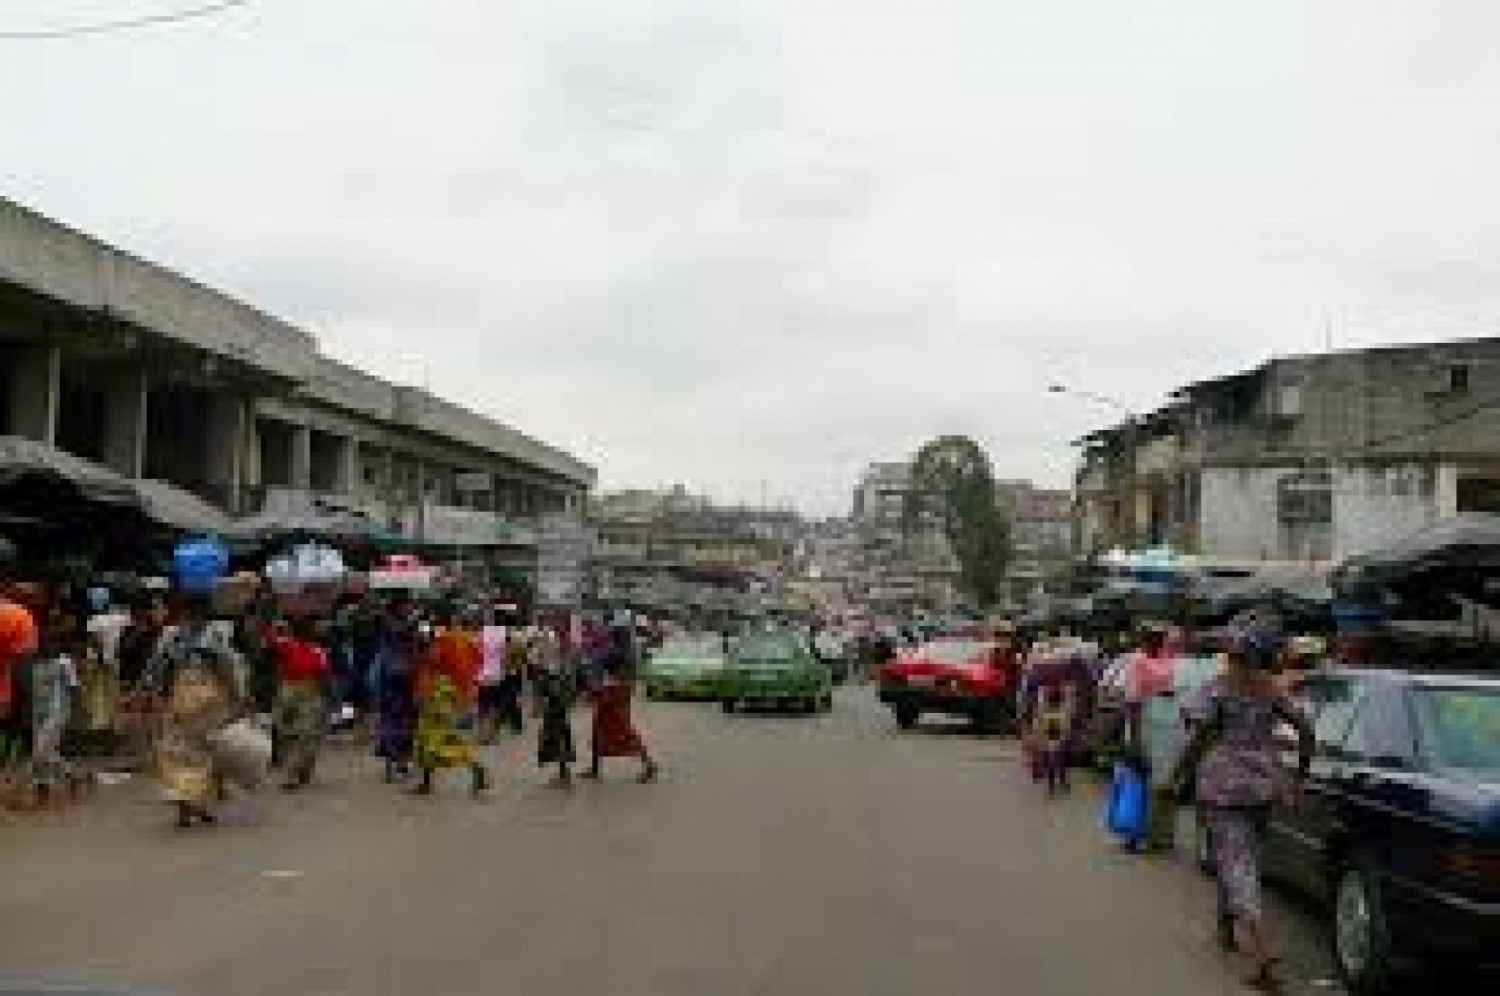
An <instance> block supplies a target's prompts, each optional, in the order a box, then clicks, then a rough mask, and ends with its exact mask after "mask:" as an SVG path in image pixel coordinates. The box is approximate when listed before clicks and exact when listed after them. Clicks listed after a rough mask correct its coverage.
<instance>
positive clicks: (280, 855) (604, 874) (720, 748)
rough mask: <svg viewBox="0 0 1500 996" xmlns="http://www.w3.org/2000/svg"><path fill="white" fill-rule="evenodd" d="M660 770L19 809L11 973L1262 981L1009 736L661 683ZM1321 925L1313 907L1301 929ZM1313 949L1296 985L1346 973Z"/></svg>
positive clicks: (7, 949)
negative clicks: (795, 711) (675, 698)
mask: <svg viewBox="0 0 1500 996" xmlns="http://www.w3.org/2000/svg"><path fill="white" fill-rule="evenodd" d="M644 725H645V727H646V728H647V730H648V731H649V734H650V735H651V737H652V739H653V740H654V741H655V742H656V743H657V744H658V747H659V750H660V752H661V755H662V757H663V760H664V762H665V766H666V767H665V774H664V777H663V779H662V781H661V782H659V783H657V784H655V785H647V786H642V785H637V784H635V783H634V781H633V775H634V771H633V770H632V768H631V766H630V765H628V764H624V763H621V765H620V766H619V767H617V768H615V769H614V770H612V771H611V772H609V778H608V780H607V781H606V782H605V783H604V784H602V785H586V784H585V785H580V786H579V787H577V788H576V789H574V790H573V791H571V792H564V791H561V790H557V789H554V788H550V787H548V786H547V785H545V784H544V781H543V779H542V777H541V776H540V775H539V774H538V773H537V772H536V771H534V769H532V768H530V767H529V766H526V765H525V764H524V763H521V759H520V758H518V757H516V756H514V755H512V756H511V757H508V758H505V759H503V763H507V764H509V765H510V770H509V771H508V772H507V773H506V775H505V776H504V777H503V778H502V781H501V784H500V785H499V786H498V787H497V789H496V790H495V791H494V792H493V794H492V796H491V797H490V798H489V799H488V800H486V801H484V802H481V803H475V802H472V801H470V800H469V799H468V798H467V796H466V794H465V792H464V791H463V790H462V786H460V785H459V784H453V785H451V786H448V787H447V790H446V791H445V793H444V794H442V795H440V796H439V797H437V798H435V799H430V800H427V799H417V798H412V797H409V796H405V795H401V794H399V793H396V792H394V791H392V790H390V789H388V788H387V787H385V786H382V785H380V784H379V783H378V781H377V780H376V778H375V777H374V771H373V768H372V766H371V765H369V764H368V763H367V762H366V761H365V760H364V759H362V758H359V757H357V756H355V755H353V754H344V755H340V756H336V757H334V758H332V760H331V763H330V764H329V765H328V770H327V771H326V773H325V777H324V779H323V782H322V784H321V785H320V786H319V787H318V788H317V789H315V790H314V791H312V792H311V793H309V794H306V795H301V796H297V797H284V796H279V795H277V796H274V797H272V798H270V800H269V809H268V811H267V812H266V813H265V816H264V821H263V822H262V823H260V824H258V825H256V824H250V823H248V822H241V824H240V825H233V826H225V827H221V828H219V829H218V830H216V831H212V832H190V833H186V834H183V833H179V832H176V831H173V830H171V829H170V828H169V827H168V826H167V822H166V813H165V812H163V811H162V810H161V809H160V808H159V806H158V805H157V804H151V803H148V802H146V801H145V800H144V799H143V798H142V797H141V795H140V789H139V787H137V788H123V789H112V790H102V791H105V792H108V793H110V794H109V795H108V796H107V797H104V798H101V799H98V800H95V802H94V803H92V804H90V805H89V806H87V807H83V808H79V809H74V810H72V811H69V812H65V813H59V814H48V815H46V816H44V817H40V818H31V817H28V818H26V819H25V820H23V821H19V822H13V823H12V824H11V825H9V826H4V827H0V977H11V978H15V977H22V978H39V977H45V978H59V977H63V978H68V979H75V980H76V979H85V980H92V981H98V982H109V983H113V984H129V985H133V986H137V987H140V988H142V989H146V990H148V991H153V992H155V991H160V992H165V993H172V994H181V996H189V994H212V996H220V994H222V996H275V994H317V993H361V994H393V996H394V994H400V996H411V994H420V996H445V994H455V996H457V994H474V993H486V992H511V993H518V994H526V996H550V994H559V996H560V994H567V996H579V994H582V993H586V992H598V993H605V994H610V996H636V994H640V996H675V994H693V996H701V994H709V993H712V994H725V996H771V994H817V996H845V994H847V996H883V994H893V996H894V994H903V996H904V994H923V996H938V994H968V993H976V994H978V993H983V994H987V996H988V994H993V993H996V992H1007V993H1019V994H1027V993H1039V994H1052V993H1056V994H1079V993H1086V994H1090V996H1108V994H1112V993H1122V994H1124V993H1152V994H1154V996H1211V994H1215V993H1232V992H1240V991H1242V990H1241V989H1240V987H1239V986H1238V985H1237V984H1235V983H1234V981H1233V977H1232V975H1231V974H1230V973H1229V972H1228V970H1227V969H1226V967H1225V965H1224V964H1223V963H1222V961H1221V959H1220V958H1219V956H1218V955H1217V954H1216V953H1215V952H1214V950H1213V948H1212V945H1211V944H1210V943H1209V935H1208V929H1207V919H1206V917H1205V912H1206V910H1207V909H1208V895H1207V891H1206V888H1205V886H1204V883H1203V882H1201V881H1200V880H1198V879H1197V877H1196V876H1195V875H1194V874H1192V873H1190V872H1188V871H1185V870H1183V869H1182V868H1180V867H1175V866H1173V865H1172V864H1171V863H1169V862H1164V861H1160V860H1145V859H1140V858H1136V857H1132V856H1130V855H1126V854H1122V853H1120V852H1119V851H1118V850H1116V849H1114V848H1112V847H1111V846H1110V845H1109V844H1108V843H1107V842H1106V841H1105V840H1104V839H1103V837H1102V835H1101V834H1100V832H1099V831H1098V829H1097V818H1096V806H1095V804H1094V803H1093V802H1092V801H1091V800H1090V799H1089V798H1087V797H1086V796H1085V797H1079V798H1075V799H1072V800H1069V801H1067V802H1063V803H1061V804H1049V803H1047V802H1046V801H1044V800H1043V799H1042V798H1041V797H1040V795H1039V794H1038V793H1037V792H1036V791H1034V790H1033V788H1032V787H1031V786H1030V785H1029V784H1027V783H1025V782H1023V780H1022V779H1021V777H1020V772H1019V766H1018V765H1017V764H1016V763H1015V759H1014V747H1013V745H1011V744H1010V743H1008V742H1005V741H1000V740H977V739H973V738H971V737H969V736H968V735H966V734H964V733H958V732H954V731H952V730H945V729H941V728H930V729H926V730H919V731H916V732H913V733H907V734H898V733H896V732H894V731H893V729H892V728H891V725H890V723H889V722H888V721H887V719H886V718H885V716H884V715H883V714H882V713H881V712H880V711H879V710H878V709H877V708H876V707H875V705H874V703H873V702H872V701H871V697H870V693H869V691H868V690H864V689H851V690H847V691H846V692H844V693H843V695H842V696H841V698H840V700H839V702H838V705H837V708H836V710H835V711H834V713H832V714H831V715H828V716H823V717H816V718H806V717H782V716H760V715H751V716H724V715H722V714H721V713H720V712H719V710H718V709H717V708H714V707H712V706H697V705H690V704H661V705H651V706H648V707H647V708H646V709H645V710H644ZM1306 933H1307V931H1306V930H1305V929H1303V928H1302V927H1299V929H1298V930H1297V931H1296V932H1294V936H1298V937H1300V936H1302V935H1304V934H1306ZM1312 951H1313V948H1312V946H1311V945H1310V944H1308V943H1300V944H1299V945H1297V947H1296V950H1295V952H1294V955H1295V957H1294V964H1293V971H1294V972H1295V973H1296V974H1297V975H1298V976H1300V977H1301V982H1300V983H1299V985H1298V986H1296V987H1295V988H1294V991H1305V992H1330V991H1332V990H1330V989H1329V988H1326V987H1325V986H1323V985H1320V984H1319V982H1318V980H1320V979H1321V978H1322V977H1324V976H1326V974H1327V973H1326V970H1325V969H1324V967H1323V966H1322V965H1321V964H1320V963H1319V961H1318V960H1317V958H1316V957H1315V956H1314V955H1313V954H1312Z"/></svg>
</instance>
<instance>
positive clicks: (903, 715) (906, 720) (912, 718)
mask: <svg viewBox="0 0 1500 996" xmlns="http://www.w3.org/2000/svg"><path fill="white" fill-rule="evenodd" d="M895 711H896V725H897V726H899V727H900V728H901V729H903V730H909V729H911V728H912V727H914V726H916V725H917V719H918V717H919V716H921V713H920V712H919V711H918V710H917V707H916V706H910V705H898V706H897V707H896V710H895Z"/></svg>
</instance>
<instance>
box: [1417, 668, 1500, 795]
mask: <svg viewBox="0 0 1500 996" xmlns="http://www.w3.org/2000/svg"><path fill="white" fill-rule="evenodd" d="M1416 713H1417V727H1418V730H1419V731H1420V734H1421V738H1422V747H1423V750H1424V751H1425V752H1426V753H1427V755H1428V757H1429V759H1430V760H1431V761H1432V763H1433V764H1434V765H1436V766H1437V767H1439V768H1447V769H1453V770H1458V771H1464V772H1469V773H1475V774H1485V775H1489V776H1491V777H1500V687H1495V688H1472V687H1470V688H1424V689H1421V690H1419V691H1418V693H1417V696H1416Z"/></svg>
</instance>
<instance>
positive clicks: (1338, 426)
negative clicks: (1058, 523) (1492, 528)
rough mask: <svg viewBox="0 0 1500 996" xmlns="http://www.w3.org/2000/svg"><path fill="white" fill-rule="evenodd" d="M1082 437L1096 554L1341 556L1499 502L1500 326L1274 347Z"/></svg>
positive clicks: (1086, 519) (1085, 513) (1083, 492)
mask: <svg viewBox="0 0 1500 996" xmlns="http://www.w3.org/2000/svg"><path fill="white" fill-rule="evenodd" d="M1082 443H1083V459H1082V463H1081V466H1080V468H1079V471H1078V475H1077V480H1076V499H1077V515H1078V517H1077V522H1076V528H1077V531H1078V535H1079V541H1080V545H1081V546H1082V547H1083V548H1084V549H1085V550H1087V551H1090V552H1100V551H1103V550H1106V549H1109V548H1111V547H1117V546H1118V547H1125V548H1130V547H1140V546H1146V545H1154V544H1159V543H1166V544H1170V545H1172V546H1174V547H1176V548H1178V549H1180V550H1183V551H1186V552H1190V553H1199V554H1203V555H1206V556H1210V557H1219V558H1224V559H1232V560H1251V561H1262V560H1295V561H1306V562H1327V561H1331V560H1338V559H1341V558H1343V557H1346V556H1349V555H1351V554H1356V553H1360V552H1364V551H1367V550H1370V549H1373V548H1376V547H1379V546H1381V545H1382V544H1384V543H1387V542H1390V541H1391V540H1394V539H1396V538H1398V537H1400V536H1402V535H1405V534H1407V533H1410V532H1412V531H1413V530H1415V529H1418V528H1420V527H1422V526H1423V525H1426V524H1428V523H1430V522H1433V521H1435V520H1437V519H1441V518H1444V517H1447V516H1451V515H1454V514H1456V513H1459V512H1467V511H1485V512H1500V339H1478V340H1468V341H1461V342H1447V343H1434V344H1427V345H1413V346H1398V347H1389V348H1381V349H1369V350H1359V351H1348V352H1336V353H1328V354H1322V355H1313V356H1295V357H1286V358H1279V359H1274V360H1271V361H1269V362H1267V363H1265V364H1263V365H1261V366H1258V367H1256V368H1254V369H1252V370H1247V371H1244V372H1242V373H1238V374H1234V375H1231V376H1228V377H1221V378H1217V379H1214V380H1209V381H1205V382H1202V383H1198V384H1192V385H1189V386H1187V387H1184V388H1182V389H1181V390H1179V391H1178V392H1176V394H1175V395H1173V397H1172V400H1171V401H1170V403H1169V404H1167V405H1166V406H1164V407H1163V408H1161V409H1160V410H1158V411H1156V412H1153V413H1151V414H1149V415H1147V416H1144V417H1142V418H1139V419H1131V420H1128V421H1126V422H1124V423H1121V424H1120V425H1117V426H1114V427H1112V428H1110V429H1106V430H1103V431H1101V432H1097V433H1094V434H1092V435H1091V436H1089V437H1086V438H1085V439H1084V440H1083V441H1082Z"/></svg>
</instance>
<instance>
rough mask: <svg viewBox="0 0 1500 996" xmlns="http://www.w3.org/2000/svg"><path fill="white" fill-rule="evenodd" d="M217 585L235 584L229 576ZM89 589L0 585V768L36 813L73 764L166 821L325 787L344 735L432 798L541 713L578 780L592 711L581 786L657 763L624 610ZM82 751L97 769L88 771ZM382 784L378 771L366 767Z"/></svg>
mask: <svg viewBox="0 0 1500 996" xmlns="http://www.w3.org/2000/svg"><path fill="white" fill-rule="evenodd" d="M226 587H227V586H226ZM223 596H224V592H223V591H222V590H220V591H211V592H200V591H191V590H172V589H170V588H167V587H165V586H162V585H156V586H153V585H134V586H132V589H131V590H130V591H129V592H122V591H117V590H115V589H113V588H111V587H109V586H108V585H104V584H98V585H91V586H86V587H83V588H78V589H66V588H61V587H59V588H55V589H51V590H46V591H19V590H17V589H16V587H15V586H7V588H6V590H5V591H4V592H3V593H0V765H3V771H4V773H5V775H6V777H7V779H8V782H9V783H10V784H11V785H12V786H21V787H24V788H25V789H26V791H27V792H28V793H30V794H31V795H32V796H33V797H34V799H35V801H36V804H40V805H45V804H48V803H49V802H50V801H53V800H55V799H56V798H57V796H58V795H59V792H58V787H59V786H61V785H65V784H67V783H68V782H69V780H70V779H72V778H73V777H75V775H78V774H79V773H81V772H84V771H89V772H92V771H95V770H99V769H101V768H110V767H113V768H116V769H119V768H133V769H135V770H137V771H138V772H140V773H142V774H146V775H149V776H150V777H152V778H154V779H156V781H157V782H158V783H159V786H160V791H161V796H162V798H163V799H164V800H165V801H166V802H167V803H169V804H170V807H171V809H172V811H173V813H174V815H175V819H176V822H177V824H178V825H179V826H180V827H183V828H187V827H192V826H198V825H209V824H213V823H215V822H217V819H218V812H219V809H220V806H221V804H222V803H224V802H225V801H226V800H228V799H229V798H231V797H232V796H234V795H236V794H238V793H244V792H247V791H254V790H258V789H259V788H260V787H261V785H262V783H263V782H266V781H268V780H269V778H270V776H271V774H272V773H274V776H275V781H276V784H278V785H279V787H280V788H281V789H282V790H284V791H287V792H299V791H303V790H306V789H308V788H309V787H311V786H313V785H315V784H316V781H317V773H318V766H319V759H320V756H321V755H322V754H323V752H324V751H325V750H326V749H327V745H328V743H329V735H330V733H331V732H332V731H334V730H336V729H338V730H343V731H345V732H346V733H348V734H350V737H349V739H353V740H354V741H355V742H356V743H360V744H366V743H367V744H368V745H369V748H370V749H371V750H372V752H373V753H374V754H375V755H376V756H377V757H378V758H379V761H380V766H379V768H378V770H379V771H380V772H383V776H384V779H385V781H386V782H387V783H389V784H391V785H393V786H404V787H406V788H407V789H409V791H411V792H413V793H414V794H418V795H430V794H432V793H434V792H436V791H438V789H439V787H440V786H441V784H442V783H443V781H444V777H445V776H446V775H448V774H449V773H454V772H456V773H459V774H467V776H468V777H467V785H468V789H469V791H470V792H471V793H472V794H474V795H476V796H477V795H480V794H482V793H484V792H485V791H486V789H488V788H489V787H490V785H491V784H492V781H493V778H494V775H493V773H492V772H491V770H490V768H489V766H488V764H487V762H486V754H487V751H486V750H485V749H484V748H485V747H487V746H489V745H491V744H495V743H497V742H499V741H502V740H507V741H515V740H516V738H519V737H522V736H524V735H525V734H526V733H527V732H528V731H527V727H528V725H529V724H528V722H527V715H528V713H530V714H531V715H533V716H534V717H535V718H536V720H537V723H536V745H535V757H536V760H537V763H538V764H539V765H542V766H545V767H547V768H548V769H551V770H555V772H556V781H557V783H559V784H563V785H568V784H571V783H572V780H573V778H572V776H573V768H574V766H575V764H576V763H577V761H578V750H577V748H576V747H575V737H574V733H573V722H574V717H575V712H576V707H577V706H578V705H580V704H582V703H587V704H589V705H590V706H591V713H590V720H589V726H590V735H589V738H588V743H587V746H586V752H585V753H586V756H585V760H586V767H585V768H584V770H583V772H582V774H583V776H584V777H588V778H598V777H600V776H601V774H602V773H603V772H602V766H603V762H604V761H605V759H607V758H612V757H630V758H634V759H636V760H637V762H638V763H639V765H640V769H639V776H640V779H641V780H642V781H650V780H652V779H654V778H655V777H656V776H657V774H658V771H659V768H658V764H657V762H656V760H655V759H654V758H653V756H652V754H651V752H650V751H649V750H648V748H647V745H646V743H645V740H644V739H643V737H642V736H641V733H640V731H639V730H638V728H637V727H636V724H635V722H634V720H633V717H632V701H633V692H634V687H635V674H636V669H637V664H638V662H639V660H640V658H641V655H642V634H641V633H640V632H639V631H638V629H637V627H636V625H635V623H634V621H633V620H632V619H630V618H629V617H616V618H612V619H608V620H605V619H602V618H597V617H596V618H583V617H581V616H579V615H577V614H575V613H571V612H553V613H543V614H541V615H539V616H537V617H535V618H532V619H524V618H521V617H519V616H518V615H517V614H516V613H515V611H514V607H513V606H509V605H499V604H493V603H487V602H486V601H485V600H483V599H481V598H477V597H475V598H465V597H462V595H461V594H456V593H454V592H448V593H447V594H446V595H445V597H443V598H442V599H434V598H420V597H415V596H412V595H410V594H407V593H400V592H398V593H394V594H391V595H376V594H371V593H368V592H366V593H363V594H359V595H353V594H349V595H341V596H338V597H336V598H333V599H331V600H330V601H328V602H327V603H326V604H324V605H322V606H321V607H312V608H310V607H309V606H308V605H307V604H301V605H296V606H288V605H284V604H281V603H280V602H279V601H278V600H277V599H276V598H275V597H273V596H271V595H270V594H269V593H265V594H257V595H254V596H252V597H250V598H248V599H243V600H241V601H240V602H239V603H238V604H234V605H232V606H226V604H225V601H226V600H225V598H224V597H223ZM85 757H86V758H87V760H88V762H89V763H88V764H83V763H81V762H82V761H83V760H84V759H85ZM377 777H378V776H377Z"/></svg>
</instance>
